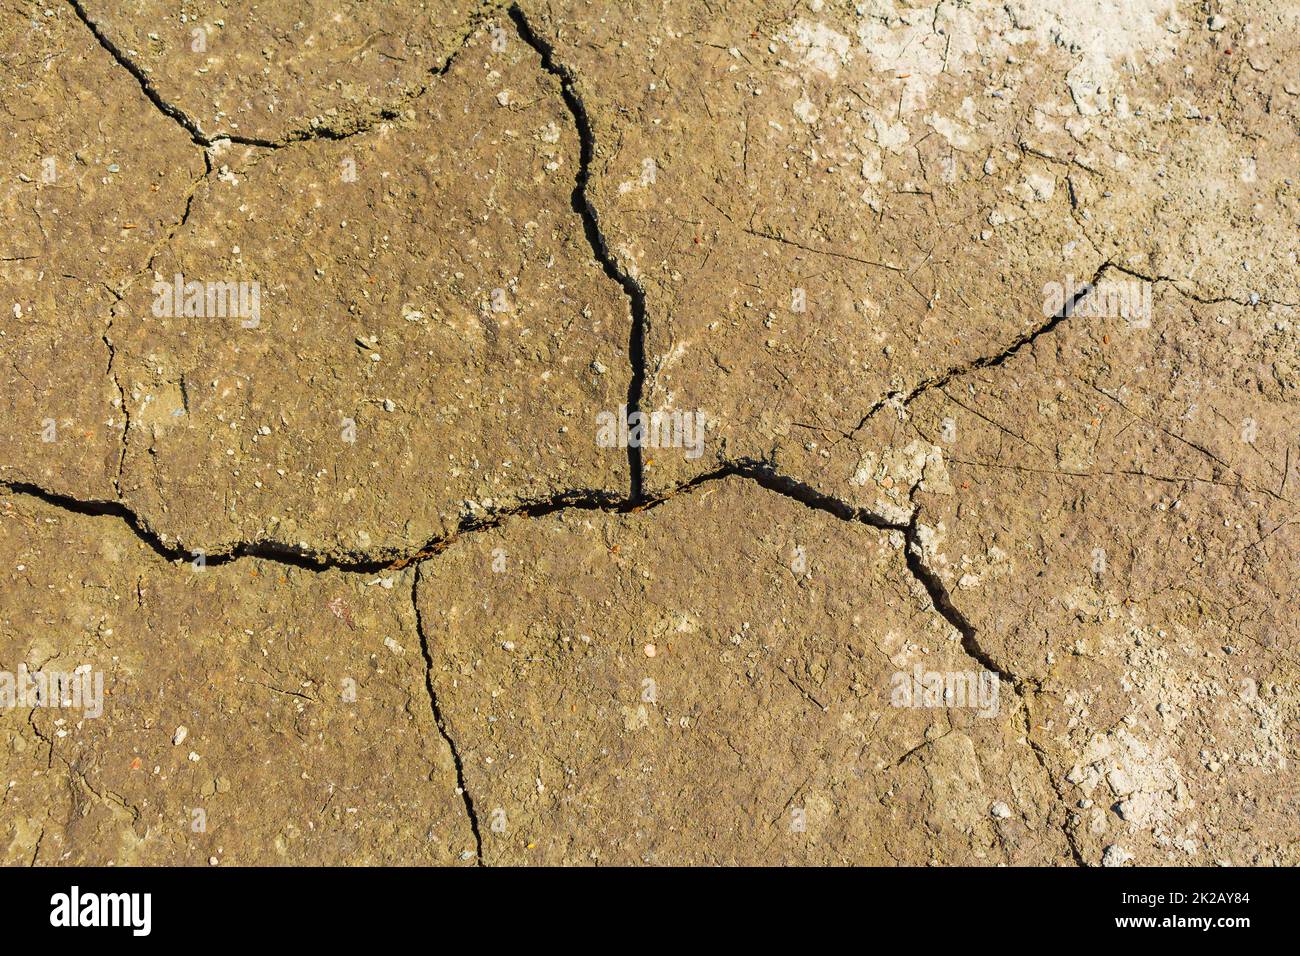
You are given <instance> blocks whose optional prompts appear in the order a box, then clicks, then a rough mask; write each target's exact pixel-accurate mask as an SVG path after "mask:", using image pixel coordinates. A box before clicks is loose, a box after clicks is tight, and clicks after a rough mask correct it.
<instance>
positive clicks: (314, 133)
mask: <svg viewBox="0 0 1300 956" xmlns="http://www.w3.org/2000/svg"><path fill="white" fill-rule="evenodd" d="M68 4H69V6H71V7H72V9H73V12H74V13H76V15H77V19H78V20H80V21H81V22H82V23H83V24H85V26H86V28H87V29H88V30H90V32H91V33H92V34H93V35H94V37H95V40H96V41H98V43H99V45H100V46H101V47H103V48H104V50H105V51H106V52H107V53H108V54H109V55H110V56H111V57H112V58H113V59H114V60H116V61H117V64H118V65H119V66H120V67H122V69H124V70H126V71H127V72H128V73H130V74H131V75H132V76H133V77H135V80H136V82H137V83H139V84H140V89H141V91H142V92H143V93H144V95H145V96H146V97H147V98H148V100H149V102H151V103H152V104H153V105H154V106H155V107H156V108H157V109H158V111H159V112H160V113H162V114H163V115H164V116H166V117H168V118H169V119H171V120H173V121H175V122H176V123H177V124H178V125H180V127H181V128H182V129H184V130H185V132H186V133H188V134H189V137H190V139H191V140H192V141H193V142H194V143H195V145H198V146H202V147H205V148H206V147H210V146H214V145H216V144H217V143H220V142H223V141H225V142H230V143H236V144H238V145H240V146H257V147H260V148H262V149H282V148H283V147H285V146H289V145H291V144H293V143H301V142H304V141H307V140H315V139H332V140H340V139H348V138H349V137H352V136H357V135H359V134H361V133H367V132H369V131H370V130H372V129H374V128H375V127H376V126H378V125H379V124H380V123H383V122H386V121H390V120H395V119H399V118H400V117H401V110H400V109H399V108H398V107H396V106H385V107H381V108H380V109H378V110H377V111H376V112H374V113H373V114H372V115H370V116H367V117H364V118H360V119H357V120H356V121H355V122H353V123H351V124H350V125H348V126H346V127H338V126H328V125H325V124H324V123H314V124H313V125H311V126H308V127H305V128H303V127H299V128H297V129H291V130H289V131H288V132H287V133H285V134H284V135H283V136H281V137H280V138H279V139H275V140H271V139H263V138H261V137H257V136H244V135H242V134H240V133H217V134H215V135H211V136H209V135H208V134H207V133H205V132H203V129H202V127H200V126H199V124H198V121H197V120H195V119H194V118H193V117H191V116H190V115H189V114H188V113H186V112H185V111H184V110H183V109H181V108H180V107H179V106H177V105H176V104H174V103H169V102H167V101H166V100H165V99H163V97H162V94H160V93H159V92H158V90H157V89H156V88H155V87H154V85H153V83H151V82H150V81H149V75H148V73H147V72H145V70H144V69H143V68H142V67H141V66H139V65H138V64H137V63H136V62H135V61H133V60H132V59H131V58H130V57H129V56H127V55H126V53H125V52H124V51H123V50H122V48H121V47H119V46H118V45H117V44H116V43H114V42H113V41H112V39H110V38H109V36H108V35H107V34H106V33H105V32H104V31H103V30H101V29H100V28H99V26H98V25H97V24H96V23H95V21H94V20H92V19H91V18H90V15H89V14H88V13H87V12H86V9H85V7H83V6H82V4H81V0H68ZM482 19H483V15H482V14H479V15H477V16H475V17H473V18H471V20H470V26H469V29H468V30H467V31H466V33H465V35H464V36H463V37H461V42H460V47H459V48H458V50H457V51H456V52H459V50H461V49H464V47H465V46H466V44H468V42H469V40H470V38H471V37H472V36H473V35H474V33H475V31H476V30H477V29H478V27H479V25H480V23H481V21H482ZM455 58H456V53H452V54H451V55H449V56H448V57H447V59H446V61H445V62H444V63H443V64H442V66H440V67H434V68H433V69H431V70H430V71H429V72H430V73H431V74H432V75H434V76H444V75H445V74H446V73H447V71H448V70H449V69H451V65H452V61H453V60H454V59H455ZM427 89H428V85H427V84H424V85H421V86H419V87H418V88H416V89H414V90H406V91H404V93H403V94H402V102H404V103H405V102H410V101H411V100H415V99H418V98H419V97H421V96H423V95H424V93H425V91H426V90H427Z"/></svg>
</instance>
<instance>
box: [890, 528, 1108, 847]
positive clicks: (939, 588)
mask: <svg viewBox="0 0 1300 956" xmlns="http://www.w3.org/2000/svg"><path fill="white" fill-rule="evenodd" d="M920 514H921V512H920V509H919V508H916V509H914V510H913V512H912V519H911V521H909V522H908V525H907V530H906V538H907V547H906V549H905V557H906V560H907V568H908V570H909V571H911V573H912V576H913V577H914V578H916V580H917V581H919V582H920V584H921V586H922V587H924V588H925V591H926V593H927V594H928V595H929V596H930V603H931V604H933V605H934V609H935V610H936V611H938V612H939V614H940V615H941V616H942V617H943V618H944V620H946V621H947V622H948V623H949V624H951V625H952V626H953V628H955V629H956V631H957V633H958V634H960V635H961V647H962V650H963V651H965V652H966V655H967V656H968V657H970V658H971V659H972V660H974V661H975V662H976V663H978V664H979V665H980V666H981V667H983V668H984V669H985V670H987V671H991V672H992V673H994V674H997V675H998V679H999V680H1002V681H1004V682H1006V683H1007V684H1008V685H1010V687H1011V689H1012V691H1013V692H1014V693H1015V695H1016V697H1018V698H1019V699H1020V705H1021V708H1022V710H1023V713H1024V721H1025V744H1026V746H1028V747H1029V750H1030V752H1031V753H1032V754H1033V755H1034V761H1035V762H1036V763H1037V764H1038V767H1039V769H1040V770H1042V772H1043V776H1044V777H1045V778H1046V779H1047V784H1048V786H1049V787H1051V789H1052V792H1054V793H1055V794H1056V797H1057V800H1058V801H1059V805H1060V809H1061V812H1062V813H1063V814H1064V818H1063V819H1062V821H1061V825H1060V829H1061V834H1062V835H1063V836H1064V837H1065V843H1066V846H1067V847H1068V848H1069V850H1070V856H1071V858H1072V859H1073V860H1074V862H1075V864H1076V865H1077V866H1087V863H1085V862H1084V859H1083V854H1082V853H1081V852H1080V851H1079V846H1078V842H1077V840H1076V839H1075V835H1074V831H1072V830H1071V829H1070V812H1069V809H1068V806H1067V802H1066V801H1067V798H1066V795H1065V791H1064V790H1063V789H1062V788H1061V786H1060V785H1059V784H1058V783H1057V782H1056V778H1055V777H1054V776H1053V775H1052V772H1051V770H1050V769H1048V766H1047V755H1046V753H1045V752H1044V751H1043V748H1042V747H1041V746H1040V745H1039V744H1038V743H1036V742H1035V741H1034V738H1033V721H1032V718H1031V710H1030V703H1029V699H1030V694H1031V693H1032V691H1031V690H1030V689H1029V687H1028V684H1029V683H1032V681H1028V680H1026V679H1025V678H1022V677H1020V676H1018V675H1016V674H1014V673H1012V672H1011V671H1009V670H1007V669H1006V668H1005V667H1003V666H1002V665H1001V664H999V663H998V662H997V661H996V660H994V659H993V655H991V654H990V653H989V652H988V651H987V650H985V649H984V648H983V647H982V646H981V645H980V642H979V638H978V631H977V630H976V628H975V626H974V625H973V624H971V622H970V620H969V619H968V618H967V617H966V615H965V614H963V613H962V612H961V609H960V608H958V607H957V605H956V604H954V603H953V600H952V595H951V594H949V593H948V589H947V587H945V586H944V583H943V581H942V579H941V578H940V577H939V575H938V573H937V572H936V571H935V570H934V569H933V568H931V567H930V566H929V565H928V564H926V563H925V557H924V554H925V552H924V550H923V548H922V546H921V538H920Z"/></svg>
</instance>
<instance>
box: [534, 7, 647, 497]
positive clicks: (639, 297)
mask: <svg viewBox="0 0 1300 956" xmlns="http://www.w3.org/2000/svg"><path fill="white" fill-rule="evenodd" d="M510 19H511V20H513V21H514V23H515V27H516V28H517V29H518V30H519V36H520V38H521V39H522V40H523V41H524V42H525V43H527V44H528V45H529V46H530V47H532V48H533V50H535V51H536V52H537V54H538V56H540V57H541V58H542V69H544V70H546V72H548V73H550V74H551V75H552V76H555V77H557V78H558V79H559V81H560V95H561V96H562V97H563V98H564V103H565V105H566V106H567V107H568V108H569V112H570V113H571V114H573V122H574V126H575V127H576V128H577V131H578V143H579V147H578V173H577V176H576V178H575V181H574V186H573V197H572V204H573V210H574V212H576V213H577V214H578V215H579V216H580V217H582V225H583V232H584V233H585V234H586V237H587V243H588V244H589V245H590V246H591V251H592V254H593V255H594V256H595V257H596V261H597V262H599V263H600V264H601V267H602V268H603V269H604V270H605V275H607V276H608V277H609V278H610V279H613V280H614V281H615V282H617V283H618V284H619V285H620V286H621V287H622V288H623V292H624V294H625V295H626V296H627V298H628V303H629V307H630V311H631V313H632V329H631V333H630V335H629V339H628V363H629V364H630V365H631V370H632V375H631V378H630V379H629V380H628V386H627V409H626V410H627V414H628V416H629V417H631V416H632V415H637V414H639V413H640V411H641V393H642V390H643V389H644V385H645V329H646V306H645V290H644V289H642V288H641V286H640V284H639V283H638V282H637V281H636V280H635V279H633V278H632V276H631V275H630V274H629V273H628V272H627V271H626V270H624V269H622V268H620V267H619V264H618V259H617V258H615V256H614V255H613V253H611V252H610V251H609V244H608V243H607V242H606V241H605V236H604V234H603V233H602V232H601V231H600V217H599V216H598V215H597V213H596V207H595V206H594V205H592V203H591V200H590V199H589V198H588V197H587V185H588V183H589V181H590V179H591V163H592V160H593V158H594V157H595V155H596V136H595V133H594V132H593V131H592V125H591V118H590V117H589V116H588V115H587V108H586V106H584V105H583V102H582V98H581V97H580V96H578V90H577V80H576V78H575V77H574V75H573V71H572V70H570V69H569V68H568V67H567V66H565V65H564V64H562V63H558V62H557V61H556V59H555V47H554V46H553V45H552V44H550V43H548V42H547V41H546V40H544V39H542V38H541V36H539V35H538V34H537V32H536V31H535V30H533V28H532V25H531V24H529V22H528V17H527V15H526V14H525V13H524V12H523V10H521V9H520V8H519V6H518V5H517V4H515V5H513V6H511V7H510ZM627 464H628V471H629V472H630V474H631V478H632V491H631V499H632V501H633V502H641V501H642V500H644V499H643V496H642V492H641V487H642V483H641V476H642V456H641V449H640V447H639V446H634V445H633V444H632V443H631V442H629V443H628V447H627Z"/></svg>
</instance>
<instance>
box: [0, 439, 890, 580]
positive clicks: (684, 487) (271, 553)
mask: <svg viewBox="0 0 1300 956" xmlns="http://www.w3.org/2000/svg"><path fill="white" fill-rule="evenodd" d="M730 477H736V478H741V479H744V480H747V481H752V482H754V483H755V484H757V485H759V486H760V487H762V488H765V489H767V490H768V491H771V492H773V493H775V494H779V495H781V496H782V497H785V498H789V499H791V500H792V501H797V502H799V503H800V504H803V505H805V506H806V507H809V508H812V509H814V510H817V511H823V512H825V513H827V514H830V515H833V516H834V517H836V518H839V519H841V520H844V521H858V522H861V523H863V524H866V525H869V526H871V527H874V528H879V529H882V530H890V531H905V530H906V529H905V528H904V526H902V525H899V524H895V523H891V522H889V521H887V520H886V519H884V518H882V517H880V516H878V515H876V514H873V513H871V512H869V511H867V510H866V509H862V508H855V507H853V506H852V505H849V504H847V503H846V502H843V501H840V500H839V499H837V498H833V497H832V496H830V495H827V494H823V493H822V492H819V491H817V490H816V489H814V488H811V487H810V486H808V485H805V484H803V483H802V482H799V481H796V480H794V479H792V478H787V477H785V476H783V475H778V474H777V473H776V472H775V471H773V470H772V469H771V468H770V467H769V466H768V465H767V464H766V463H765V462H756V461H748V460H746V461H738V462H732V463H729V464H726V465H723V466H722V467H720V468H718V469H716V470H714V471H711V472H709V473H707V474H704V475H700V476H698V477H696V478H693V479H691V480H690V481H688V482H685V483H684V484H681V485H679V486H678V487H676V488H674V489H673V490H672V491H670V492H668V493H667V494H665V495H661V496H658V497H656V498H653V499H649V500H644V501H641V502H631V501H628V500H627V499H625V498H622V497H620V496H618V495H615V494H612V493H609V492H598V491H585V490H579V491H566V492H561V493H559V494H555V495H552V496H550V497H548V498H542V499H538V500H536V501H530V502H525V503H523V504H520V505H518V506H516V507H514V508H506V509H502V510H500V511H493V512H490V513H485V514H480V515H468V516H465V517H464V518H462V519H461V521H460V524H459V526H458V527H457V528H456V530H454V531H452V532H450V533H449V534H446V535H441V536H438V537H435V538H433V539H432V540H430V541H429V542H427V543H426V544H424V545H423V546H421V547H420V548H418V549H416V550H415V551H411V552H407V553H401V552H398V551H395V550H391V549H390V550H386V551H381V552H379V553H377V554H376V553H366V552H347V553H345V554H344V556H341V557H340V556H337V555H331V554H328V553H325V552H322V551H320V550H319V549H311V548H302V547H299V546H295V545H290V544H285V543H284V542H280V541H274V540H265V541H243V542H239V543H237V544H234V545H232V546H231V547H229V548H227V549H225V550H218V551H215V552H209V551H208V550H206V549H195V548H191V547H187V546H185V545H184V544H175V545H173V544H169V543H168V542H167V541H166V539H165V537H164V536H163V535H161V534H159V533H158V532H157V531H155V530H154V529H153V528H152V527H151V526H150V525H149V523H148V521H147V520H145V519H144V518H142V517H141V516H140V515H138V514H137V513H136V512H135V511H134V510H132V509H131V508H130V507H129V506H128V505H126V504H125V503H124V502H122V501H119V500H110V499H93V498H92V499H80V498H76V497H74V496H72V495H68V494H63V493H61V492H57V491H51V490H49V489H47V488H42V487H40V486H39V485H36V484H33V483H32V482H27V481H9V480H4V479H0V490H4V491H7V492H8V493H10V494H13V495H22V496H24V497H28V498H35V499H37V500H39V501H42V502H44V503H45V504H47V505H51V506H52V507H55V508H59V509H60V510H63V511H67V512H70V513H72V514H79V515H85V516H88V517H111V518H116V519H118V520H119V521H122V522H124V523H125V524H126V526H127V527H128V528H130V529H131V531H132V532H133V533H134V534H135V536H136V537H138V538H139V539H140V540H141V541H143V542H144V543H145V544H146V545H148V547H149V548H150V549H151V550H152V551H153V552H154V553H155V554H157V555H158V556H160V557H161V558H163V559H164V560H167V561H192V560H194V559H195V558H197V557H198V556H199V555H202V556H203V562H204V566H211V567H218V566H220V565H223V564H230V563H232V562H234V561H239V560H241V559H244V558H252V559H255V560H262V561H272V562H276V563H278V564H284V565H288V566H291V567H296V568H301V569H303V570H306V571H330V570H333V571H341V572H345V573H354V574H377V573H380V572H382V571H400V570H402V569H404V568H408V567H411V566H412V565H417V564H419V563H420V562H422V561H425V560H428V559H430V558H433V557H436V556H437V555H439V554H441V553H442V552H443V551H446V550H447V548H449V547H450V546H451V545H452V544H453V543H455V542H456V541H457V540H458V539H459V538H460V537H462V536H463V535H469V534H475V533H478V532H481V531H487V530H490V529H492V528H497V527H500V526H501V525H502V524H504V523H505V522H506V521H507V520H509V519H511V518H543V517H547V516H548V515H553V514H558V513H560V512H563V511H568V510H574V511H599V512H603V513H605V514H637V513H640V512H642V511H649V510H651V509H654V508H657V507H659V506H660V505H662V504H664V503H665V502H667V501H670V500H672V499H673V498H675V497H677V496H678V495H682V494H689V493H691V492H692V491H693V490H694V489H696V488H699V487H700V486H702V485H706V484H710V483H712V482H716V481H721V480H723V479H726V478H730Z"/></svg>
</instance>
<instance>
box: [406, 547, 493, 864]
mask: <svg viewBox="0 0 1300 956" xmlns="http://www.w3.org/2000/svg"><path fill="white" fill-rule="evenodd" d="M419 587H420V568H419V566H418V565H417V566H416V568H415V572H414V573H413V574H412V575H411V606H412V607H413V608H414V609H415V632H416V634H418V635H419V638H420V653H421V654H423V655H424V688H425V690H426V691H428V693H429V708H430V709H431V710H432V711H433V722H434V724H435V726H437V728H438V733H439V734H441V735H442V739H443V740H445V741H446V742H447V747H448V748H449V749H450V750H451V759H452V763H454V764H455V766H456V792H457V793H459V794H460V797H461V800H462V801H464V803H465V813H466V815H467V816H468V817H469V828H470V830H471V832H473V834H474V851H475V853H476V855H477V856H476V865H478V866H482V865H483V834H482V831H480V830H479V825H478V814H477V813H475V811H474V798H473V797H472V796H470V792H469V786H468V785H467V783H466V781H465V764H464V761H462V760H461V757H460V750H459V749H458V748H457V747H456V741H455V740H453V739H452V736H451V734H450V733H449V732H448V730H447V722H446V721H445V720H444V719H443V716H442V708H441V707H439V706H438V694H437V692H436V691H435V690H434V689H433V652H432V651H431V650H430V648H429V635H428V634H426V633H425V630H424V619H423V617H422V616H421V614H420V600H419Z"/></svg>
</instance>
